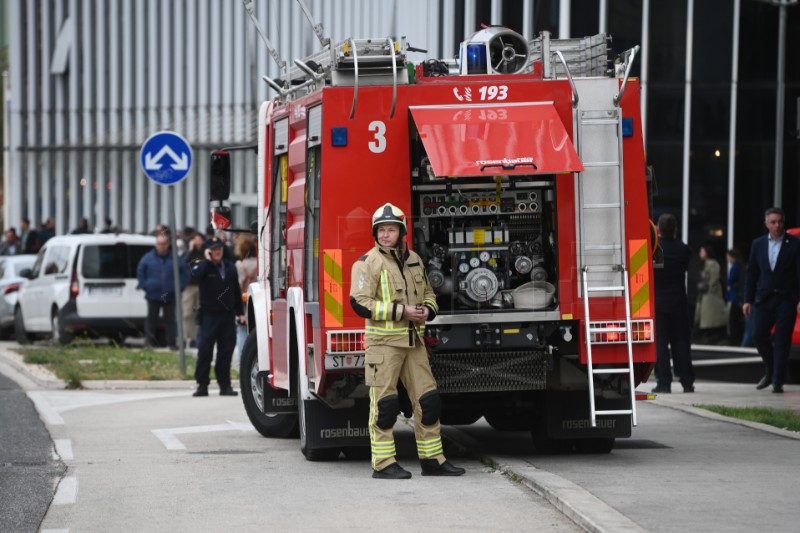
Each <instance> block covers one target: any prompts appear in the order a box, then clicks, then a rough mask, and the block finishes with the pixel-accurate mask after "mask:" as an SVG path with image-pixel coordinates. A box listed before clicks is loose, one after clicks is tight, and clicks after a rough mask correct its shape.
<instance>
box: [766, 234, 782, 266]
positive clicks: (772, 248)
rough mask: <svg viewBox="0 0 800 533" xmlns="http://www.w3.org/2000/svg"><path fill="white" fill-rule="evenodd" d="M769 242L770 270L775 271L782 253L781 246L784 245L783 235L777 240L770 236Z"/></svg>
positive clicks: (768, 237)
mask: <svg viewBox="0 0 800 533" xmlns="http://www.w3.org/2000/svg"><path fill="white" fill-rule="evenodd" d="M767 242H768V243H769V249H768V252H769V269H770V270H772V271H774V270H775V263H777V262H778V254H779V253H781V244H783V235H781V236H780V237H778V238H777V239H773V238H772V236H771V235H768V236H767Z"/></svg>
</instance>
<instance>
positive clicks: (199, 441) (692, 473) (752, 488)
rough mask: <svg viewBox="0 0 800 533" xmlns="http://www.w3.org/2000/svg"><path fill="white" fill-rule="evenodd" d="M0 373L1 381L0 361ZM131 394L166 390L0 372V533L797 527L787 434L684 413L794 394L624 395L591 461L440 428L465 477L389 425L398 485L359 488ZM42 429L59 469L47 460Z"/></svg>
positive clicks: (317, 466) (172, 400)
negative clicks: (428, 460) (605, 445)
mask: <svg viewBox="0 0 800 533" xmlns="http://www.w3.org/2000/svg"><path fill="white" fill-rule="evenodd" d="M0 355H2V354H0ZM3 371H11V372H12V374H13V373H15V369H14V368H10V367H9V366H8V365H4V363H3V360H2V358H0V373H2V372H3ZM15 379H17V380H19V379H20V378H19V376H15ZM21 382H24V379H23V380H22V381H21ZM98 385H102V384H98ZM136 385H138V386H139V387H142V386H148V387H164V386H170V387H172V389H171V390H165V389H163V388H161V389H154V388H151V389H150V390H108V389H107V388H106V389H101V390H97V389H96V390H86V391H65V390H59V389H56V388H55V387H57V386H58V383H57V382H48V383H44V382H42V381H39V382H38V385H37V383H33V382H31V381H28V382H27V384H26V385H25V389H26V393H27V398H26V396H25V393H23V392H22V391H20V390H19V389H18V388H17V387H16V386H15V385H14V384H13V383H10V382H9V381H8V380H6V379H4V378H2V377H0V400H2V402H0V445H2V447H0V451H2V463H0V464H2V465H3V466H2V470H0V531H2V532H4V533H5V532H6V531H10V532H12V533H16V532H17V531H22V532H26V531H37V528H38V527H39V522H40V521H42V516H44V519H43V521H42V522H41V529H40V531H42V532H43V533H50V531H56V530H61V531H63V530H64V529H69V530H70V531H103V532H107V531H126V532H127V531H148V532H150V531H170V532H174V531H192V532H194V531H220V530H233V531H242V532H246V531H256V530H260V531H263V530H269V531H289V530H291V531H321V530H325V531H326V532H329V531H344V530H348V531H349V530H351V529H355V528H365V527H372V525H371V524H374V523H375V521H376V520H378V521H379V523H380V526H381V529H384V528H389V529H391V530H397V531H434V530H435V531H454V530H459V531H576V530H579V527H582V528H585V529H586V530H589V531H609V532H615V533H616V532H618V531H657V532H658V531H664V532H672V531H675V532H678V531H681V532H682V531H701V530H708V531H737V532H738V531H742V532H745V531H746V532H749V531H754V530H770V531H795V530H796V526H797V524H798V523H800V508H798V506H797V505H796V500H797V494H800V453H798V450H799V449H800V438H799V437H798V435H797V434H796V433H795V434H790V433H789V432H786V431H781V430H778V429H774V428H769V427H766V426H762V425H760V424H753V423H745V422H737V421H734V420H732V419H726V418H724V417H721V416H719V415H711V414H709V413H708V411H705V410H700V409H697V408H696V407H693V405H694V404H719V405H731V406H759V407H773V408H788V409H794V410H796V411H798V410H800V388H799V387H797V386H796V385H787V387H786V393H785V394H782V395H776V394H771V393H769V392H768V391H756V390H755V387H754V386H753V384H752V383H748V384H731V383H712V382H703V381H700V382H698V383H697V392H696V393H695V394H683V393H675V394H671V395H660V396H659V398H658V399H656V400H655V401H649V402H639V403H638V404H637V405H638V406H639V426H638V427H636V428H634V430H633V436H632V438H631V439H625V440H620V441H618V442H617V446H616V447H615V449H614V451H613V452H612V453H611V454H608V455H554V456H546V455H538V454H536V453H535V452H534V451H533V449H532V446H531V439H530V436H529V434H528V433H526V432H497V431H495V430H493V429H491V428H490V427H489V426H488V425H487V424H486V422H485V421H483V420H481V421H479V422H478V423H476V424H474V425H472V426H460V427H445V428H444V430H445V433H446V435H447V436H448V437H450V441H451V442H455V444H456V445H455V446H450V447H448V449H447V453H448V455H449V456H450V457H451V458H452V459H453V460H454V462H456V464H458V465H460V466H464V467H466V468H467V471H468V472H467V475H466V476H464V477H461V478H454V479H438V478H423V477H421V476H419V475H418V473H417V472H418V467H417V465H416V460H415V453H414V441H413V433H412V432H411V430H410V429H409V428H408V427H407V426H405V425H404V424H403V423H402V422H400V423H398V426H397V428H398V451H399V458H400V461H401V463H402V464H404V465H405V466H406V467H407V468H409V469H410V470H412V471H413V472H415V475H414V477H413V478H412V479H411V480H409V481H403V482H386V481H383V480H372V479H371V478H370V477H369V472H370V469H369V464H368V463H367V462H366V461H350V460H345V459H340V460H339V461H335V462H329V463H310V462H307V461H305V459H304V458H303V457H302V455H301V454H300V452H299V449H298V448H299V447H298V442H297V440H294V439H285V440H284V439H264V438H263V437H260V436H259V435H258V434H257V433H256V432H255V431H254V430H253V429H252V427H251V426H250V425H249V423H248V422H247V418H246V416H245V414H244V410H243V408H242V406H241V400H240V399H239V398H221V397H219V396H217V395H215V394H213V393H212V396H211V397H209V398H191V396H190V394H191V390H192V389H191V386H190V385H183V384H176V383H172V384H171V385H170V384H168V383H153V384H149V385H143V384H141V383H139V384H136ZM647 385H648V384H644V385H643V386H642V388H644V389H647V388H648V387H647ZM105 386H106V387H108V386H111V384H105ZM128 386H131V385H128ZM176 387H177V390H176ZM28 398H30V399H31V400H33V401H34V402H35V403H36V406H37V409H38V413H39V414H38V415H37V413H36V411H35V410H34V409H33V408H32V406H31V403H30V401H29V400H28ZM39 416H41V417H42V420H43V421H44V422H45V424H46V429H45V428H44V427H43V426H42V424H41V423H40V422H39ZM51 437H52V439H54V441H55V449H56V451H57V453H58V455H59V457H60V458H61V461H62V462H58V461H54V460H53V459H52V456H51V454H52V447H53V444H52V442H51ZM481 459H483V460H485V461H486V462H487V463H491V464H495V465H498V468H496V469H495V468H489V467H487V466H485V464H484V463H483V462H481ZM498 470H500V471H504V472H507V473H508V475H506V476H504V475H502V474H500V473H499V472H498ZM62 474H63V477H62ZM57 480H60V481H59V485H58V491H57V492H56V494H55V497H53V485H52V484H53V482H54V481H57ZM526 486H527V487H530V488H531V489H533V490H532V491H531V490H526V489H525V487H526ZM51 499H52V505H50V506H49V508H48V504H49V503H50V500H51ZM45 511H46V515H45V514H44V513H45ZM559 511H560V512H559ZM570 519H571V520H572V521H570ZM12 520H16V521H12ZM23 520H27V521H26V522H23Z"/></svg>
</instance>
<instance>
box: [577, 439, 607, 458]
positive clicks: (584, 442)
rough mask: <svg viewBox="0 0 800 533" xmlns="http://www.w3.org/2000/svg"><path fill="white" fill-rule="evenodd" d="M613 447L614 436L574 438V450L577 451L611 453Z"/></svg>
mask: <svg viewBox="0 0 800 533" xmlns="http://www.w3.org/2000/svg"><path fill="white" fill-rule="evenodd" d="M613 449H614V437H609V438H593V439H575V450H576V451H577V452H578V453H592V454H601V453H611V450H613Z"/></svg>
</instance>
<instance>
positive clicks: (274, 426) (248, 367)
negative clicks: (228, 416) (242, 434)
mask: <svg viewBox="0 0 800 533" xmlns="http://www.w3.org/2000/svg"><path fill="white" fill-rule="evenodd" d="M239 368H240V372H239V386H240V387H241V390H242V402H243V403H244V410H245V411H246V412H247V417H248V418H249V419H250V422H251V423H252V424H253V427H254V428H256V431H258V432H259V433H261V434H262V435H263V436H265V437H272V438H285V437H292V436H296V435H297V413H281V414H270V415H267V414H264V402H273V401H274V400H276V399H286V398H287V397H288V395H287V394H286V391H278V390H275V389H273V388H272V387H270V385H269V384H264V385H263V386H262V383H261V381H260V380H259V379H258V339H257V337H256V330H255V329H253V331H251V332H250V335H248V336H247V340H246V341H245V343H244V348H243V349H242V359H241V361H240V363H239Z"/></svg>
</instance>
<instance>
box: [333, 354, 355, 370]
mask: <svg viewBox="0 0 800 533" xmlns="http://www.w3.org/2000/svg"><path fill="white" fill-rule="evenodd" d="M348 368H364V355H363V354H357V355H353V354H350V355H326V356H325V370H346V369H348Z"/></svg>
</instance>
